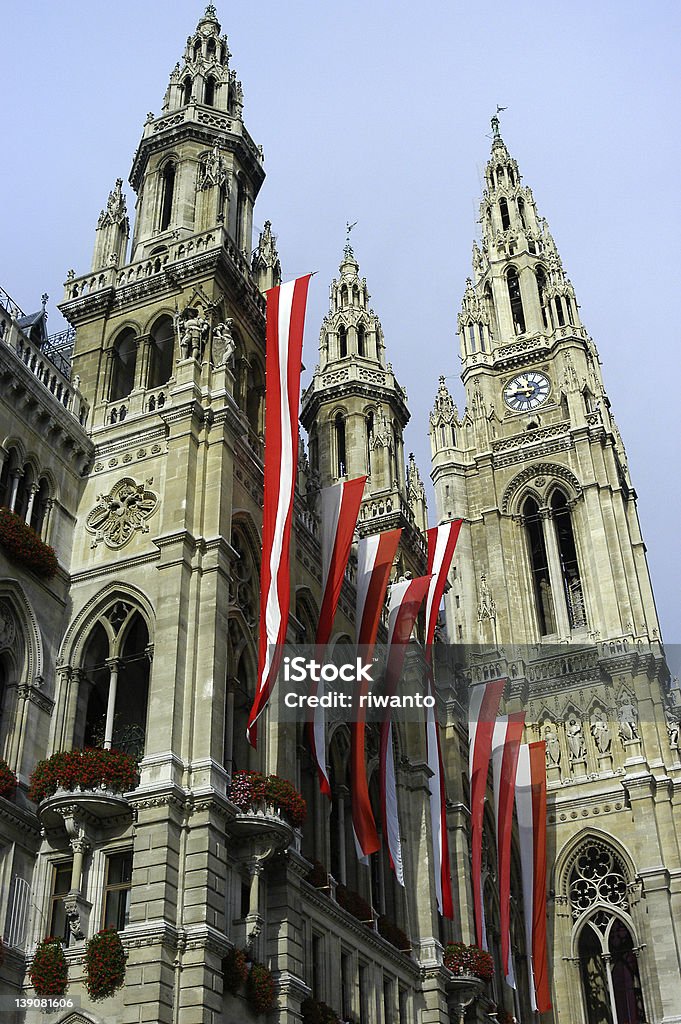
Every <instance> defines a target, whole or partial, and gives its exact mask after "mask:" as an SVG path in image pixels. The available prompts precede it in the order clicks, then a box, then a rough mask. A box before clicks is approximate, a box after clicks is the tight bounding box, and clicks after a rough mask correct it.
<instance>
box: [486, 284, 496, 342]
mask: <svg viewBox="0 0 681 1024" xmlns="http://www.w3.org/2000/svg"><path fill="white" fill-rule="evenodd" d="M485 305H486V306H487V315H488V316H489V323H490V334H492V335H495V334H498V330H497V326H496V325H497V311H496V308H495V306H494V296H493V294H492V285H491V284H490V283H489V281H488V282H487V284H486V285H485Z"/></svg>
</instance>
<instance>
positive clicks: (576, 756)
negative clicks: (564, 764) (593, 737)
mask: <svg viewBox="0 0 681 1024" xmlns="http://www.w3.org/2000/svg"><path fill="white" fill-rule="evenodd" d="M565 732H566V735H567V741H568V751H569V753H570V760H571V761H581V760H583V758H584V755H585V754H586V746H585V744H584V733H583V732H582V723H581V722H580V721H579V719H578V718H577V717H576V716H575V715H570V717H569V718H568V720H567V724H566V726H565Z"/></svg>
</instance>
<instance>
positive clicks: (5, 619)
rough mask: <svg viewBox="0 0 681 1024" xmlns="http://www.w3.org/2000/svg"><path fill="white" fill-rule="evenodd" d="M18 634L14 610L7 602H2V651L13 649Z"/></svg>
mask: <svg viewBox="0 0 681 1024" xmlns="http://www.w3.org/2000/svg"><path fill="white" fill-rule="evenodd" d="M16 634H17V631H16V627H15V625H14V616H13V615H12V609H11V608H10V606H9V605H8V604H7V601H0V650H3V649H4V648H5V647H12V646H13V645H14V639H15V637H16Z"/></svg>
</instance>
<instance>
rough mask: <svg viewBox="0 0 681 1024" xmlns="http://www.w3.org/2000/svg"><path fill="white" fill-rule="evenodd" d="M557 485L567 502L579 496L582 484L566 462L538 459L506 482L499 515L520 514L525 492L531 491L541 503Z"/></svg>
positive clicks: (575, 499) (570, 502)
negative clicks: (540, 460) (561, 463)
mask: <svg viewBox="0 0 681 1024" xmlns="http://www.w3.org/2000/svg"><path fill="white" fill-rule="evenodd" d="M556 486H561V490H562V491H563V493H565V494H566V497H567V500H568V504H569V505H571V504H573V503H574V502H575V501H577V500H578V498H580V497H581V494H582V485H581V484H580V482H579V480H578V479H577V477H576V476H575V474H574V473H573V472H572V470H571V469H568V467H567V466H561V465H559V464H558V463H555V462H539V463H534V464H533V465H531V466H526V467H525V469H522V470H521V471H520V472H519V473H516V475H515V476H514V477H513V479H512V480H511V481H510V482H509V483H508V484H507V485H506V488H505V490H504V493H503V495H502V499H501V513H502V515H506V516H508V515H510V516H519V515H520V514H521V512H520V509H521V507H522V504H523V501H524V500H525V498H526V497H527V495H528V493H531V494H532V496H533V497H534V498H535V500H536V501H537V504H538V505H540V506H541V505H542V504H543V503H544V502H545V501H546V495H547V493H548V492H549V491H554V490H555V489H556Z"/></svg>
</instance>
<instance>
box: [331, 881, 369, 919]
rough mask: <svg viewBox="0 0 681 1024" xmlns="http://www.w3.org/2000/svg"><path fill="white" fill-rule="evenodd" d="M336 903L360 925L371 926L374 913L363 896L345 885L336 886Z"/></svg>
mask: <svg viewBox="0 0 681 1024" xmlns="http://www.w3.org/2000/svg"><path fill="white" fill-rule="evenodd" d="M336 902H337V903H338V905H339V906H341V907H342V908H343V910H347V912H348V913H349V914H352V916H353V917H356V918H357V920H358V921H361V922H362V924H367V925H373V923H374V912H373V910H372V908H371V906H370V905H369V904H368V903H367V901H366V900H365V899H364V897H363V896H360V894H359V893H358V892H355V891H354V889H348V888H347V886H345V885H337V886H336Z"/></svg>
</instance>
